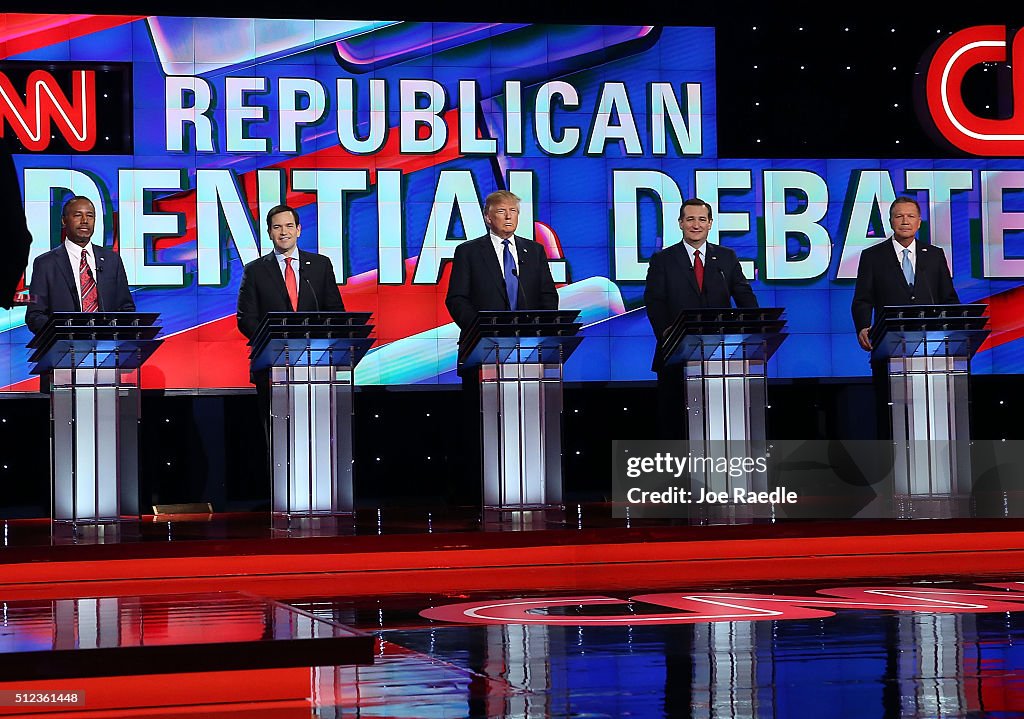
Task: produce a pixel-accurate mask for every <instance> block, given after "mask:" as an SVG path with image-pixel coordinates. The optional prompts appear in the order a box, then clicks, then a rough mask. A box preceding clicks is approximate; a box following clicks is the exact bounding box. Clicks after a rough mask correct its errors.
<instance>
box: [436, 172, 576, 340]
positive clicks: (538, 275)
mask: <svg viewBox="0 0 1024 719" xmlns="http://www.w3.org/2000/svg"><path fill="white" fill-rule="evenodd" d="M484 222H485V223H486V224H487V229H488V233H487V234H486V235H484V236H483V237H478V238H476V239H475V240H467V241H466V242H463V243H462V244H461V245H459V246H458V248H456V250H455V257H454V258H453V259H452V273H451V278H450V279H449V282H448V294H447V296H446V297H445V306H446V307H447V308H448V312H449V314H451V316H452V319H453V320H455V324H457V325H458V326H459V329H460V330H462V335H461V336H460V341H461V339H462V337H465V333H466V330H467V329H468V328H469V326H470V325H471V324H472V323H473V320H474V318H476V315H477V312H480V311H483V310H557V309H558V292H557V291H556V290H555V282H554V280H552V279H551V269H550V267H548V257H547V255H546V254H545V253H544V248H543V247H542V246H541V245H540V244H539V243H537V242H534V241H532V240H527V239H524V238H522V237H516V235H515V232H516V228H517V227H519V198H518V197H517V196H516V195H514V194H512V193H511V192H508V191H507V190H498V191H497V192H492V193H491V194H489V195H488V196H487V199H486V200H484Z"/></svg>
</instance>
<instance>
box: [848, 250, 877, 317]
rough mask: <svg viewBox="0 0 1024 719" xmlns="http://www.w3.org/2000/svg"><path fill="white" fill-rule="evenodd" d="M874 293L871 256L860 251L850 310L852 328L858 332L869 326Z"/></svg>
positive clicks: (873, 273)
mask: <svg viewBox="0 0 1024 719" xmlns="http://www.w3.org/2000/svg"><path fill="white" fill-rule="evenodd" d="M874 295H875V272H874V267H873V264H872V262H871V256H870V255H868V254H866V251H865V252H862V253H861V255H860V262H858V263H857V285H856V286H855V287H854V290H853V304H852V305H851V306H850V311H851V312H853V328H854V330H855V331H857V332H860V331H861V330H862V329H864V328H865V327H870V326H871V312H872V310H873V308H874V306H875V305H874Z"/></svg>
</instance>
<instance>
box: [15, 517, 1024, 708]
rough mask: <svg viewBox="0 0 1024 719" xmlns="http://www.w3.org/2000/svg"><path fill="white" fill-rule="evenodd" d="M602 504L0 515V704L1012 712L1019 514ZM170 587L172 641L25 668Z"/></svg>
mask: <svg viewBox="0 0 1024 719" xmlns="http://www.w3.org/2000/svg"><path fill="white" fill-rule="evenodd" d="M581 511H583V512H585V513H586V512H589V510H585V509H584V510H581ZM595 516H596V517H598V518H594V517H595ZM601 516H602V515H601V514H600V511H596V512H590V515H589V516H588V518H587V520H586V521H582V518H581V517H578V516H572V515H571V514H570V515H569V516H562V517H561V518H559V517H554V518H543V517H541V518H539V519H537V521H536V522H531V523H530V524H529V527H527V526H520V527H518V528H516V527H510V526H508V525H507V524H505V525H499V526H495V525H493V524H489V523H488V522H487V521H483V522H481V521H480V520H479V518H477V519H476V520H475V521H474V520H473V519H472V518H468V519H467V518H458V517H455V516H447V517H445V516H442V517H435V516H432V517H430V518H429V520H428V522H423V521H421V520H422V519H423V518H416V519H412V518H411V515H409V516H403V517H401V519H400V521H398V522H396V523H395V524H394V525H389V524H388V523H387V521H386V519H385V518H386V514H384V513H382V514H381V515H380V517H381V519H380V520H379V521H376V522H375V519H377V518H375V517H373V516H372V515H371V516H370V517H369V518H367V517H364V518H362V519H360V520H357V521H355V522H353V523H351V525H350V527H351V529H349V530H348V531H338V528H337V527H335V528H334V529H335V533H334V534H333V535H329V533H326V532H321V533H320V536H296V534H295V533H285V534H281V533H279V532H275V531H273V530H272V529H269V528H268V524H267V522H266V519H267V518H266V516H265V515H259V516H255V517H252V516H250V517H235V518H233V519H232V518H208V519H209V521H207V520H204V521H203V522H195V521H192V522H179V523H173V522H164V523H153V522H149V523H147V524H146V525H144V526H141V527H137V528H134V530H133V528H128V529H129V531H127V532H121V533H118V535H119V536H117V537H116V541H97V540H96V538H95V537H93V538H92V539H91V540H90V541H89V542H85V543H81V542H79V543H71V544H67V543H64V542H56V543H53V542H51V541H49V538H48V536H47V535H48V532H45V531H44V530H46V529H48V528H46V527H43V526H41V525H38V523H37V524H35V525H33V524H30V523H29V524H19V523H14V522H10V523H6V524H5V527H4V532H3V536H4V538H5V545H4V549H3V550H2V551H0V666H7V667H13V666H17V663H18V662H21V663H22V664H24V666H25V667H28V666H29V665H31V666H32V667H33V668H32V669H31V670H26V671H28V673H25V672H22V673H21V674H16V673H14V672H13V671H10V672H7V674H6V675H5V676H3V677H0V714H2V715H32V716H54V717H57V716H62V717H72V716H73V717H76V718H77V719H91V718H93V717H96V718H98V717H143V716H161V717H168V716H175V717H177V716H180V717H186V716H189V717H196V716H211V717H245V718H246V719H250V718H251V717H260V718H263V717H266V718H268V719H269V718H270V717H275V718H276V717H281V718H284V717H314V716H315V717H350V716H351V717H356V716H359V717H467V716H468V717H547V716H553V717H563V716H574V717H575V716H586V717H620V716H630V717H663V716H697V717H735V718H737V719H738V718H740V717H757V718H760V717H772V718H774V717H814V716H828V717H857V718H858V719H860V718H862V717H890V716H900V717H964V718H965V719H966V718H968V717H970V718H971V719H974V718H975V717H989V716H992V717H1013V716H1020V717H1024V633H1022V632H1024V611H1022V610H1024V559H1022V558H1024V525H1022V524H1021V523H1019V522H1016V521H1013V520H1005V521H1002V522H999V521H995V522H993V521H987V522H970V521H916V522H889V523H886V522H872V523H865V522H861V523H852V522H850V523H845V524H843V523H813V522H807V523H792V524H788V525H770V526H762V525H751V526H739V527H737V526H731V527H729V526H709V527H700V526H698V527H694V526H683V525H678V524H673V523H661V524H658V523H650V524H647V525H644V526H640V527H637V526H623V524H622V523H618V524H616V523H613V522H612V521H611V520H610V519H609V518H607V517H605V518H604V519H600V517H601ZM375 525H376V528H375ZM530 527H532V530H529V528H530ZM132 530H133V531H132ZM524 530H529V531H524ZM107 539H108V540H109V539H110V537H108V538H107ZM1018 582H1020V583H1018ZM196 592H203V593H205V596H204V595H200V594H196ZM210 592H215V594H213V596H212V597H211V596H210V594H209V593H210ZM238 592H242V594H238ZM173 595H176V596H173ZM247 602H248V603H247ZM273 602H281V603H282V604H274V603H273ZM169 603H170V604H175V606H178V607H179V608H180V616H181V617H185V618H186V619H188V621H186V622H185V624H183V625H182V627H183V628H184V630H185V631H184V633H183V634H181V635H180V636H181V641H179V642H177V643H176V645H175V652H176V654H171V655H165V656H163V657H162V658H160V660H159V661H152V662H150V661H149V660H148V659H146V658H145V657H142V658H140V659H139V660H138V661H139V662H140V663H139V664H138V665H135V666H131V668H130V670H129V669H127V668H123V667H125V664H124V655H122V657H121V659H113V660H111V663H110V665H109V666H108V667H107V668H106V669H104V670H102V671H100V670H95V669H94V670H93V671H91V672H85V671H79V673H78V674H77V675H76V674H75V672H74V671H72V672H71V673H70V674H65V676H70V677H71V678H63V679H57V678H53V679H39V678H31V679H30V677H37V676H38V675H37V674H35V672H36V671H42V670H45V667H47V666H57V664H56V663H55V662H49V663H48V661H47V657H46V653H47V652H53V651H54V650H55V648H57V647H58V645H59V646H60V647H61V648H63V649H64V650H65V651H68V650H71V651H79V652H80V651H81V650H82V649H83V648H84V649H88V648H90V647H92V648H99V647H101V646H102V647H114V646H123V645H127V646H128V647H129V648H134V649H140V648H142V649H147V650H159V649H160V647H161V646H166V644H167V642H168V633H169V632H170V631H172V630H173V629H174V627H175V626H176V619H175V617H178V616H179V614H177V613H175V612H174V611H167V612H164V613H163V614H160V611H162V610H163V609H166V608H167V607H168V606H169ZM179 603H180V604H179ZM243 604H244V605H246V606H245V607H242V605H243ZM250 604H251V607H250V606H249V605H250ZM236 605H237V606H239V607H241V608H242V609H243V610H245V611H243V612H242V613H241V614H240V615H239V616H240V617H241V619H242V620H244V622H243V624H239V623H237V622H235V621H234V620H233V619H232V616H233V614H232V612H231V611H230V609H231V607H233V606H236ZM27 607H35V609H34V610H33V612H34V613H33V612H26V608H27ZM111 607H119V608H125V609H127V610H128V611H127V613H124V612H122V613H121V614H119V615H118V617H119V618H118V619H116V620H115V619H112V617H113V615H111V614H110V612H109V611H100V610H101V609H103V608H106V609H109V608H111ZM146 607H149V608H152V609H154V610H160V611H157V612H156V614H153V613H151V614H150V615H149V616H148V618H147V617H146V616H143V615H145V612H144V611H142V609H145V608H146ZM189 607H192V609H191V610H190V609H189ZM247 607H248V609H246V608H247ZM261 607H262V609H261ZM274 607H279V609H274ZM289 608H290V609H289ZM94 609H95V611H93V610H94ZM136 610H138V611H136ZM68 612H70V616H69V615H68ZM44 615H45V617H48V618H49V619H48V621H49V623H48V624H47V622H42V623H40V621H39V618H40V617H43V616H44ZM158 615H159V616H158ZM242 615H244V616H242ZM279 615H280V616H279ZM160 616H163V617H165V619H163V620H162V619H160ZM132 617H135V619H132ZM196 617H198V619H195V618H196ZM260 617H262V619H260ZM19 618H20V619H25V618H30V619H31V620H32V621H19ZM207 618H209V621H207ZM214 619H216V620H217V621H216V622H215V621H213V620H214ZM193 620H194V621H193ZM279 620H280V621H279ZM282 622H284V624H282ZM44 624H45V625H46V626H48V627H49V629H48V630H46V631H42V628H43V626H44ZM282 626H287V627H288V628H289V631H288V632H283V630H282ZM309 627H337V628H338V629H337V630H336V631H334V630H330V631H327V632H326V633H319V634H317V636H318V637H321V638H323V637H327V638H332V639H337V638H338V637H341V636H346V637H349V636H355V637H358V636H359V635H360V634H361V633H366V634H371V635H375V639H374V640H373V645H372V647H370V648H371V649H372V654H373V664H372V665H366V664H345V663H344V662H347V661H350V660H352V657H350V656H345V654H344V650H343V649H342V647H341V645H339V647H338V650H337V651H334V650H331V651H327V652H326V653H325V652H324V651H320V650H319V649H314V648H312V647H310V648H309V651H306V652H304V651H303V650H302V648H301V645H300V644H295V643H292V644H291V645H290V647H289V645H288V643H287V640H289V639H291V640H296V639H297V640H298V641H300V642H301V641H307V640H309V639H311V638H312V639H317V638H316V637H312V636H311V635H308V633H307V634H302V631H305V629H306V628H309ZM342 627H345V628H348V629H341V628H342ZM298 630H301V631H299V634H297V635H296V634H295V631H298ZM41 632H42V633H41ZM285 635H287V636H285ZM277 639H283V640H286V641H285V643H283V644H281V646H282V647H289V648H288V649H287V650H283V651H281V652H280V653H279V654H278V655H277V656H276V657H275V663H272V664H263V665H254V664H252V663H251V662H250V660H255V659H256V658H258V657H257V653H256V651H255V650H254V647H255V646H256V645H273V644H274V642H273V641H270V640H277ZM239 641H244V643H245V644H246V646H245V647H244V648H242V649H241V650H237V649H238V648H237V647H236V651H232V650H231V646H230V645H231V643H232V642H236V643H237V642H239ZM318 641H319V640H318ZM104 642H105V643H104ZM211 645H213V646H215V647H217V651H219V652H220V655H219V656H221V657H223V661H222V662H220V663H218V662H217V661H216V660H215V659H214V657H215V656H216V652H214V653H211V652H210V651H209V647H210V646H211ZM323 646H326V645H321V649H322V648H323ZM204 647H205V648H204ZM115 651H116V650H115ZM271 651H272V650H271ZM33 652H37V654H34V655H33V654H32V653H33ZM332 652H333V653H332ZM19 653H20V656H19V655H18V654H19ZM94 656H98V655H94ZM115 656H116V655H115ZM140 656H141V655H140ZM54 657H56V655H55V654H51V655H50V658H51V659H53V658H54ZM325 661H326V662H328V663H334V664H335V666H315V664H317V663H323V662H325ZM4 662H7V664H4ZM12 662H15V664H12ZM118 662H121V665H120V666H121V667H122V668H120V669H119V668H118ZM247 662H249V663H247ZM40 668H43V669H40ZM199 668H202V669H204V670H206V671H204V672H202V673H199V672H197V671H196V670H197V669H199ZM210 670H214V671H210ZM86 674H89V675H91V678H89V677H86ZM102 674H113V675H114V676H107V677H104V676H96V675H102ZM132 674H141V676H129V675H132ZM15 676H18V677H20V678H19V679H18V680H12V677H15ZM50 676H53V677H56V676H57V674H56V673H51V674H50ZM61 692H63V695H62V694H61ZM71 694H84V702H79V703H77V704H72V703H70V702H69V701H68V696H69V695H71ZM19 695H20V698H19ZM62 696H63V699H62ZM26 697H27V698H31V699H33V700H34V701H35V702H36V703H34V704H31V705H29V704H26V702H25V698H26ZM45 697H49V700H46V699H45Z"/></svg>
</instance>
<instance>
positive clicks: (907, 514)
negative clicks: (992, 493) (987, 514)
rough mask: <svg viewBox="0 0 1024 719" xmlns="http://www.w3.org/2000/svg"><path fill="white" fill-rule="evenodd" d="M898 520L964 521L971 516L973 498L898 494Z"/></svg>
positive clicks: (896, 502)
mask: <svg viewBox="0 0 1024 719" xmlns="http://www.w3.org/2000/svg"><path fill="white" fill-rule="evenodd" d="M893 505H894V511H895V515H896V519H962V518H966V517H970V516H971V498H970V497H969V496H966V495H955V494H946V495H941V494H932V495H927V494H918V495H911V494H897V495H896V496H895V497H894V498H893Z"/></svg>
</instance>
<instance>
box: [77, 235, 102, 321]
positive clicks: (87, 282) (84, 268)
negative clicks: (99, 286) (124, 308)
mask: <svg viewBox="0 0 1024 719" xmlns="http://www.w3.org/2000/svg"><path fill="white" fill-rule="evenodd" d="M78 281H79V282H80V283H81V285H82V312H95V311H96V310H98V309H99V308H100V300H99V297H98V295H97V292H96V280H95V279H94V278H93V276H92V270H90V269H89V253H88V252H86V251H85V248H84V247H83V248H82V261H81V262H79V263H78Z"/></svg>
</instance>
